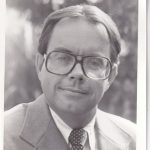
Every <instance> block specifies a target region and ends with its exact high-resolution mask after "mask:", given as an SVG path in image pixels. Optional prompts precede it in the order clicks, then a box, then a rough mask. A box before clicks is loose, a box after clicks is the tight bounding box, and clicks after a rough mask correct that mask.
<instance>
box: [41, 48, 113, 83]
mask: <svg viewBox="0 0 150 150" xmlns="http://www.w3.org/2000/svg"><path fill="white" fill-rule="evenodd" d="M53 52H60V51H59V50H54V51H51V52H49V53H47V54H44V58H45V68H46V70H47V71H48V72H49V73H52V74H55V75H68V74H70V73H71V72H72V70H73V69H74V68H75V66H76V65H77V64H78V63H79V64H80V66H81V68H82V71H83V74H84V75H85V76H86V77H87V78H90V79H100V80H106V79H107V78H108V77H109V76H110V74H111V72H112V63H111V61H110V59H109V58H106V57H103V56H83V55H75V54H72V53H69V52H64V51H62V52H60V53H65V54H69V55H71V56H73V57H74V58H75V62H74V65H73V66H72V68H71V69H70V71H69V72H68V73H65V74H59V73H54V72H52V71H50V70H49V69H48V68H47V61H48V58H49V56H50V55H51V54H52V53H53ZM78 56H80V57H81V60H79V59H78V58H77V57H78ZM87 57H94V58H104V59H106V60H107V61H108V62H109V64H110V71H109V74H108V76H106V77H105V78H92V77H89V76H88V75H87V74H86V72H85V70H84V67H83V60H84V58H87Z"/></svg>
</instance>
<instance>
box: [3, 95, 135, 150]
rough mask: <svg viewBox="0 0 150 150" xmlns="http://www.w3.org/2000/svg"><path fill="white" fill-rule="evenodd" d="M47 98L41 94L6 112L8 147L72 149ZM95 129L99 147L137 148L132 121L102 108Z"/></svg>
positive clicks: (101, 149) (108, 149)
mask: <svg viewBox="0 0 150 150" xmlns="http://www.w3.org/2000/svg"><path fill="white" fill-rule="evenodd" d="M43 99H44V96H43V95H41V96H40V97H39V98H37V99H36V100H35V101H33V102H31V103H28V104H20V105H18V106H16V107H14V108H12V109H10V110H9V111H7V112H6V115H5V126H4V129H5V130H4V150H69V147H68V145H67V143H66V141H65V139H64V137H63V136H62V134H61V133H60V131H59V130H58V129H57V127H56V125H55V122H54V120H53V118H52V116H51V113H50V110H49V107H48V105H47V104H46V102H45V100H43ZM95 131H96V143H97V145H98V147H97V149H98V150H135V125H134V124H133V123H131V122H130V121H127V120H125V119H123V118H121V117H117V116H115V115H111V114H108V113H105V112H103V111H101V110H98V113H97V118H96V123H95Z"/></svg>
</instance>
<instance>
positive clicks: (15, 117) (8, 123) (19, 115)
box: [4, 104, 28, 150]
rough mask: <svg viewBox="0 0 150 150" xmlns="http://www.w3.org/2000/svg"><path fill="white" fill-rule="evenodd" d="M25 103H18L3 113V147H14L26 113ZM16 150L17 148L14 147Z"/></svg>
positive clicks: (7, 149)
mask: <svg viewBox="0 0 150 150" xmlns="http://www.w3.org/2000/svg"><path fill="white" fill-rule="evenodd" d="M27 106H28V105H27V104H19V105H17V106H15V107H14V108H12V109H10V110H8V111H6V112H5V113H4V149H5V150H9V149H11V148H12V147H13V148H14V147H15V145H14V143H15V142H14V141H18V139H19V134H20V131H21V128H22V125H23V122H24V118H25V115H26V110H27ZM16 150H17V149H16Z"/></svg>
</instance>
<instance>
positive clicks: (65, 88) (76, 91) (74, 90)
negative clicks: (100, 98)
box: [59, 87, 88, 94]
mask: <svg viewBox="0 0 150 150" xmlns="http://www.w3.org/2000/svg"><path fill="white" fill-rule="evenodd" d="M59 89H60V90H63V91H69V92H72V93H78V94H87V93H88V92H87V91H85V90H81V89H77V88H72V87H63V88H62V87H59Z"/></svg>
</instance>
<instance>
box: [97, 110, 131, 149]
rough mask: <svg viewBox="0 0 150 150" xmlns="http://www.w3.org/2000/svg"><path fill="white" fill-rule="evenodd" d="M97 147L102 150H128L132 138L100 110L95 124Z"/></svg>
mask: <svg viewBox="0 0 150 150" xmlns="http://www.w3.org/2000/svg"><path fill="white" fill-rule="evenodd" d="M95 129H96V137H97V143H98V144H97V145H98V146H100V147H99V148H98V150H99V149H102V150H108V149H109V150H127V149H128V146H129V143H130V140H129V139H130V138H129V136H128V135H127V134H126V133H125V132H124V131H123V130H122V129H120V128H119V127H118V126H117V125H116V124H115V123H114V122H113V121H112V120H111V119H109V117H108V114H107V113H105V112H103V111H101V110H98V113H97V119H96V124H95Z"/></svg>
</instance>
